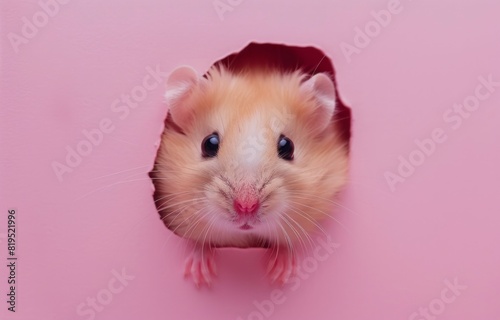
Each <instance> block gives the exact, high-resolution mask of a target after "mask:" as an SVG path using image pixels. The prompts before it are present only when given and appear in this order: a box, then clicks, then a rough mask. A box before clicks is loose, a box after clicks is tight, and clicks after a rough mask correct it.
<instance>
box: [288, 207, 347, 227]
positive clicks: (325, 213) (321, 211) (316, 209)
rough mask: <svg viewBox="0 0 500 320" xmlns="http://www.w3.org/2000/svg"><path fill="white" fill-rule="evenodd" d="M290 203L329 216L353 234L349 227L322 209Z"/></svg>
mask: <svg viewBox="0 0 500 320" xmlns="http://www.w3.org/2000/svg"><path fill="white" fill-rule="evenodd" d="M288 201H290V202H291V203H294V204H297V205H299V206H304V207H307V208H309V209H312V210H315V211H318V212H320V213H322V214H324V215H325V216H327V217H329V218H331V219H332V220H333V221H335V222H337V223H338V224H339V225H340V226H341V227H343V228H344V229H345V230H346V231H347V232H351V230H349V228H347V227H346V226H345V225H344V224H343V223H342V222H340V221H339V220H338V219H336V218H335V217H334V216H332V215H331V214H329V213H327V212H325V211H323V210H320V209H318V208H315V207H311V206H307V205H305V204H303V203H300V202H296V201H293V200H288Z"/></svg>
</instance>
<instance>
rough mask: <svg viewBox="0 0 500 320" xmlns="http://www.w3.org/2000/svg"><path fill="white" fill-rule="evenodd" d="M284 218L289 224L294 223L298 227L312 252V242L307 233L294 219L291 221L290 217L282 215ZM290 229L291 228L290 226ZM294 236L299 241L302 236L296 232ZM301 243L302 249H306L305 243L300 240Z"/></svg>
mask: <svg viewBox="0 0 500 320" xmlns="http://www.w3.org/2000/svg"><path fill="white" fill-rule="evenodd" d="M284 217H285V220H286V219H288V220H289V221H290V222H293V223H295V224H296V225H297V226H298V227H299V229H300V231H302V234H304V236H305V238H306V239H307V241H308V243H309V245H310V249H311V250H313V249H314V242H313V241H312V238H311V236H310V235H309V233H308V232H307V231H306V230H305V229H304V227H302V226H301V225H300V224H299V223H298V222H297V221H295V219H293V218H292V217H290V216H287V215H284ZM290 227H292V226H290ZM293 229H295V228H293ZM296 234H297V237H298V238H299V239H302V235H300V234H299V233H298V232H297V233H296ZM301 242H302V245H303V248H304V249H306V248H307V246H306V243H305V242H304V241H302V240H301Z"/></svg>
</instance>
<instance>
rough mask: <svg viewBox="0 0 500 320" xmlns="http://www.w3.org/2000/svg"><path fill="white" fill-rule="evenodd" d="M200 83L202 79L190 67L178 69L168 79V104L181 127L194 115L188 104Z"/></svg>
mask: <svg viewBox="0 0 500 320" xmlns="http://www.w3.org/2000/svg"><path fill="white" fill-rule="evenodd" d="M199 82H200V77H199V76H198V74H197V73H196V71H195V70H194V69H193V68H192V67H190V66H180V67H178V68H176V69H175V70H174V71H172V73H171V74H170V76H169V77H168V79H167V90H166V92H165V99H166V103H167V105H168V108H169V113H170V115H171V116H172V120H173V121H174V123H175V124H177V125H178V126H180V127H183V125H184V124H185V123H186V121H188V120H189V118H190V117H191V115H192V110H191V107H190V106H188V105H187V103H186V102H187V100H188V98H189V97H190V95H191V93H192V91H193V89H194V88H196V87H197V86H198V84H199Z"/></svg>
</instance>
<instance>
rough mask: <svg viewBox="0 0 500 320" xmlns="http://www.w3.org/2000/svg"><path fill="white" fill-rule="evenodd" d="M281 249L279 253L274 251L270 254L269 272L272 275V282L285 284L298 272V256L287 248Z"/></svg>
mask: <svg viewBox="0 0 500 320" xmlns="http://www.w3.org/2000/svg"><path fill="white" fill-rule="evenodd" d="M280 249H281V250H278V252H277V253H275V252H274V251H273V252H272V253H271V254H270V257H269V263H268V265H267V274H268V275H269V276H270V278H271V282H272V283H275V282H278V283H279V284H281V285H284V284H286V283H287V282H288V280H290V277H291V276H293V275H294V274H296V272H297V257H296V256H295V254H294V253H293V252H291V251H289V250H287V249H286V248H280Z"/></svg>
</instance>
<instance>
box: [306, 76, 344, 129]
mask: <svg viewBox="0 0 500 320" xmlns="http://www.w3.org/2000/svg"><path fill="white" fill-rule="evenodd" d="M301 89H302V90H303V91H305V92H306V93H307V94H312V95H313V97H314V99H315V100H316V102H317V108H316V110H314V112H313V117H314V119H313V122H314V123H313V124H314V127H315V128H316V129H318V130H319V131H323V130H324V129H326V127H327V126H328V125H329V124H330V123H331V120H332V117H333V113H334V112H335V108H336V104H337V102H336V101H337V96H336V93H335V85H334V84H333V81H332V79H331V78H330V77H329V76H328V75H326V74H324V73H318V74H315V75H314V76H312V77H311V78H309V79H308V80H307V81H305V82H304V83H302V85H301Z"/></svg>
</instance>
